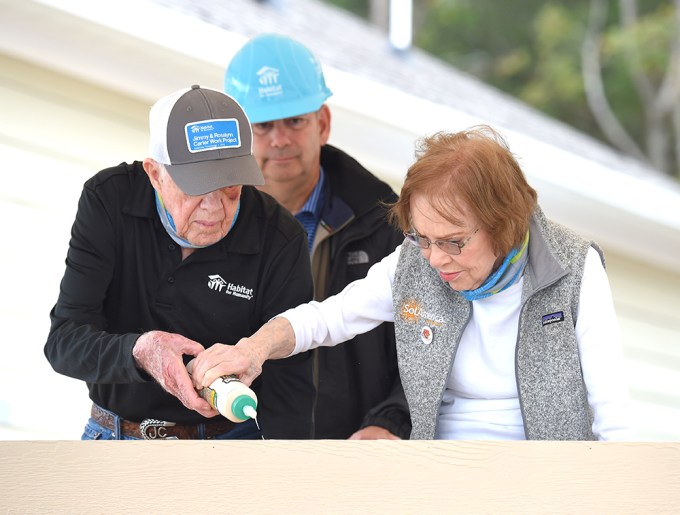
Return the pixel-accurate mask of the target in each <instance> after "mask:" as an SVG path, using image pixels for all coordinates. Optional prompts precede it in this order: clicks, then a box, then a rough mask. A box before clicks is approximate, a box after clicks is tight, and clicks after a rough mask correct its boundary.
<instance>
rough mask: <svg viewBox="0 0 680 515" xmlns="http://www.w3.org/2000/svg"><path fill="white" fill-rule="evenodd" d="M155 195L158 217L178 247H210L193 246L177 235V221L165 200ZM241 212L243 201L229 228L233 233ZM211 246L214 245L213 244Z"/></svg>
mask: <svg viewBox="0 0 680 515" xmlns="http://www.w3.org/2000/svg"><path fill="white" fill-rule="evenodd" d="M154 193H155V195H156V211H158V216H160V218H161V223H162V224H163V227H165V230H166V231H167V233H168V234H169V235H170V237H171V238H172V239H173V240H175V243H177V245H179V246H180V247H184V248H185V249H202V248H205V247H209V246H210V245H193V244H191V243H189V242H188V241H187V240H185V239H184V238H182V237H181V236H180V235H179V234H177V228H176V227H175V221H174V220H173V219H172V215H171V214H170V213H169V212H168V210H167V209H165V204H163V199H162V198H161V196H160V195H159V194H158V192H157V191H155V190H154ZM240 210H241V201H240V200H239V201H238V206H237V207H236V213H234V219H233V220H232V221H231V225H230V226H229V231H231V228H232V227H234V224H235V223H236V219H237V218H238V212H239V211H240ZM229 231H227V234H228V233H229ZM225 236H226V235H225ZM211 245H214V244H213V243H211Z"/></svg>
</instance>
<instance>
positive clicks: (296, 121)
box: [252, 116, 311, 136]
mask: <svg viewBox="0 0 680 515" xmlns="http://www.w3.org/2000/svg"><path fill="white" fill-rule="evenodd" d="M310 121H311V117H304V116H293V117H291V118H283V119H282V120H272V121H271V122H260V123H253V124H252V128H253V134H256V135H257V136H266V135H267V134H269V133H270V132H271V131H272V129H273V128H274V125H275V124H276V123H277V122H280V123H282V124H283V126H284V127H285V128H286V129H287V130H291V131H301V130H303V129H306V128H307V126H308V125H309V122H310Z"/></svg>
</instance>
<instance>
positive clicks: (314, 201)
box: [224, 34, 411, 439]
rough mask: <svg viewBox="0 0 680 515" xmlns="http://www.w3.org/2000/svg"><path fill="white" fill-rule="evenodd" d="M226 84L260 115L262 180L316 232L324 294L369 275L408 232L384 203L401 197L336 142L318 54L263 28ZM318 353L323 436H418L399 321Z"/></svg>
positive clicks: (319, 434) (256, 141)
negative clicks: (400, 358)
mask: <svg viewBox="0 0 680 515" xmlns="http://www.w3.org/2000/svg"><path fill="white" fill-rule="evenodd" d="M224 87H225V92H226V93H227V94H229V95H230V96H232V97H234V98H235V99H236V100H237V101H238V102H239V103H240V104H241V106H242V107H243V109H244V110H245V112H246V115H247V116H248V118H249V119H250V121H251V123H252V130H253V155H254V156H255V159H256V160H257V162H258V164H259V165H260V168H261V170H262V173H263V175H264V177H265V184H264V186H261V187H259V188H260V189H261V190H262V191H264V192H266V193H269V194H270V195H272V196H273V197H275V198H276V199H277V200H278V201H279V202H280V203H281V204H282V205H283V206H284V207H286V208H287V209H288V210H289V211H290V212H291V213H293V214H294V215H295V216H296V218H297V219H298V220H299V221H300V222H301V223H302V225H303V226H304V228H305V229H306V231H307V234H308V237H309V251H310V255H311V259H312V274H313V278H314V290H315V299H316V300H323V299H325V298H326V297H329V296H331V295H333V294H335V293H338V292H339V291H341V290H342V289H343V288H344V287H345V286H346V285H347V284H349V283H350V282H352V281H354V280H355V279H360V278H363V277H365V276H366V273H367V272H368V269H369V268H370V267H371V265H373V264H374V263H376V262H377V261H380V260H381V259H382V258H383V257H385V256H386V255H388V254H390V253H391V252H392V251H393V250H394V249H395V247H396V246H397V245H399V244H400V243H401V242H402V241H403V235H402V234H401V233H400V232H398V231H397V230H395V229H394V228H392V227H391V226H390V225H389V224H388V222H387V220H386V217H385V210H384V208H383V203H392V202H394V201H395V200H396V198H397V197H396V194H395V193H394V192H393V191H392V189H391V188H390V187H389V186H388V185H387V184H385V183H384V182H382V181H380V180H379V179H377V178H376V177H375V176H373V175H372V174H371V173H370V172H368V171H367V170H366V169H365V168H364V167H363V166H361V164H359V163H358V162H357V161H356V160H355V159H353V158H352V157H350V156H349V155H347V154H346V153H344V152H343V151H341V150H339V149H337V148H335V147H333V146H331V145H328V144H327V142H328V139H329V136H330V130H331V111H330V109H329V107H328V106H327V105H326V104H325V103H324V102H325V101H326V99H327V98H328V97H330V96H331V94H332V93H331V91H330V90H329V89H328V87H327V86H326V82H325V80H324V76H323V72H322V69H321V65H320V64H319V62H318V61H317V59H316V58H315V56H314V55H313V54H312V53H311V52H310V51H309V49H307V48H306V47H305V46H303V45H302V44H300V43H299V42H297V41H295V40H293V39H291V38H288V37H286V36H282V35H278V34H261V35H259V36H256V37H254V38H252V39H251V40H249V41H248V42H247V43H246V44H245V45H244V46H243V47H242V48H241V49H240V50H239V51H238V52H237V54H236V55H235V56H234V57H233V59H232V61H231V62H230V64H229V65H228V67H227V70H226V73H225V79H224ZM313 352H315V353H316V354H315V356H314V367H315V368H314V380H315V385H316V388H317V401H316V406H315V412H314V435H313V436H314V438H318V439H328V438H353V439H380V438H389V439H397V438H408V437H409V435H410V432H411V420H410V417H409V413H408V408H407V404H406V399H405V397H404V392H403V389H402V386H401V382H400V380H399V371H398V368H397V356H396V348H395V344H394V327H393V325H392V324H383V325H382V326H380V327H378V328H376V329H374V330H373V331H371V332H369V333H366V334H364V335H360V336H357V337H356V338H355V339H354V340H352V341H350V342H347V343H345V344H344V345H341V346H338V347H334V348H320V349H315V350H314V351H313Z"/></svg>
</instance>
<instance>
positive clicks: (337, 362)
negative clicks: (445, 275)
mask: <svg viewBox="0 0 680 515" xmlns="http://www.w3.org/2000/svg"><path fill="white" fill-rule="evenodd" d="M321 166H322V167H323V170H324V173H325V176H326V181H325V191H324V201H325V202H324V211H323V213H322V216H321V224H320V225H319V228H318V229H317V237H316V243H315V248H314V252H313V255H312V270H313V273H314V283H315V291H316V294H315V298H316V300H323V299H325V298H326V297H328V296H330V295H333V294H335V293H338V292H339V291H341V290H342V289H343V288H344V287H345V286H346V285H347V284H349V283H350V282H352V281H354V280H356V279H361V278H363V277H365V276H366V274H367V272H368V269H369V268H370V267H371V265H373V264H374V263H376V262H378V261H380V260H381V259H382V258H383V257H385V256H386V255H388V254H390V253H391V252H392V251H394V249H395V248H396V247H397V245H399V244H400V243H401V242H402V241H403V239H404V238H403V235H402V234H401V233H400V232H399V231H397V230H396V229H394V228H393V227H391V226H390V225H389V223H388V222H387V218H386V213H387V209H386V208H385V206H384V205H383V203H391V202H394V201H396V199H397V196H396V195H395V193H394V192H393V191H392V189H391V188H390V187H389V186H388V185H387V184H385V183H384V182H382V181H380V180H379V179H377V178H376V177H375V176H373V175H372V174H371V173H370V172H368V171H367V170H366V169H365V168H364V167H363V166H361V165H360V164H359V163H358V162H357V161H356V160H354V159H353V158H351V157H350V156H348V155H347V154H345V153H344V152H342V151H340V150H338V149H337V148H334V147H332V146H330V145H326V146H324V147H323V148H322V150H321ZM312 352H313V353H314V364H315V367H314V370H315V383H316V385H317V403H316V408H315V417H314V425H315V433H314V435H315V438H347V437H349V436H350V435H351V434H352V433H354V432H355V431H357V430H358V429H360V428H363V427H366V426H368V425H377V426H380V427H384V428H386V429H388V430H389V431H390V432H392V433H393V434H396V435H397V436H400V437H401V438H408V437H409V435H410V432H411V420H410V417H409V414H408V407H407V404H406V398H405V396H404V391H403V388H402V386H401V381H400V380H399V370H398V367H397V354H396V346H395V342H394V326H393V324H387V323H385V324H382V325H381V326H379V327H377V328H376V329H374V330H372V331H370V332H368V333H366V334H363V335H359V336H357V337H356V338H354V339H353V340H350V341H348V342H345V343H343V344H342V345H338V346H336V347H330V348H329V347H323V348H319V349H315V350H314V351H312Z"/></svg>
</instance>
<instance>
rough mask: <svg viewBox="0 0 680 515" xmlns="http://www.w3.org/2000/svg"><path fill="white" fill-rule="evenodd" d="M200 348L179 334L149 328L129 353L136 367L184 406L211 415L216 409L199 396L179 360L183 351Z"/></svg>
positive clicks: (216, 412)
mask: <svg viewBox="0 0 680 515" xmlns="http://www.w3.org/2000/svg"><path fill="white" fill-rule="evenodd" d="M203 350H204V349H203V345H201V344H200V343H198V342H195V341H193V340H190V339H188V338H185V337H184V336H182V335H179V334H173V333H166V332H163V331H150V332H148V333H144V334H143V335H142V336H140V337H139V338H138V339H137V342H136V343H135V346H134V347H133V348H132V356H133V357H134V358H135V361H136V362H137V366H139V367H140V368H141V369H143V370H145V371H146V372H147V373H148V374H149V375H150V376H151V377H153V378H154V379H155V380H156V381H157V382H158V384H160V385H161V386H162V387H163V389H164V390H165V391H166V392H168V393H170V394H171V395H174V396H175V397H177V398H178V399H179V400H180V402H181V403H182V404H184V406H186V407H187V408H189V409H191V410H194V411H197V412H198V413H200V414H201V415H203V416H204V417H214V416H215V415H218V414H219V412H218V411H217V410H215V409H213V408H212V406H210V404H208V402H207V401H206V400H205V399H203V398H201V396H200V395H198V392H196V390H195V389H194V385H193V384H192V382H191V378H190V377H189V373H188V372H187V369H186V367H185V366H184V361H183V359H182V356H183V355H184V354H187V355H190V356H196V355H197V354H199V353H200V352H202V351H203Z"/></svg>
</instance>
